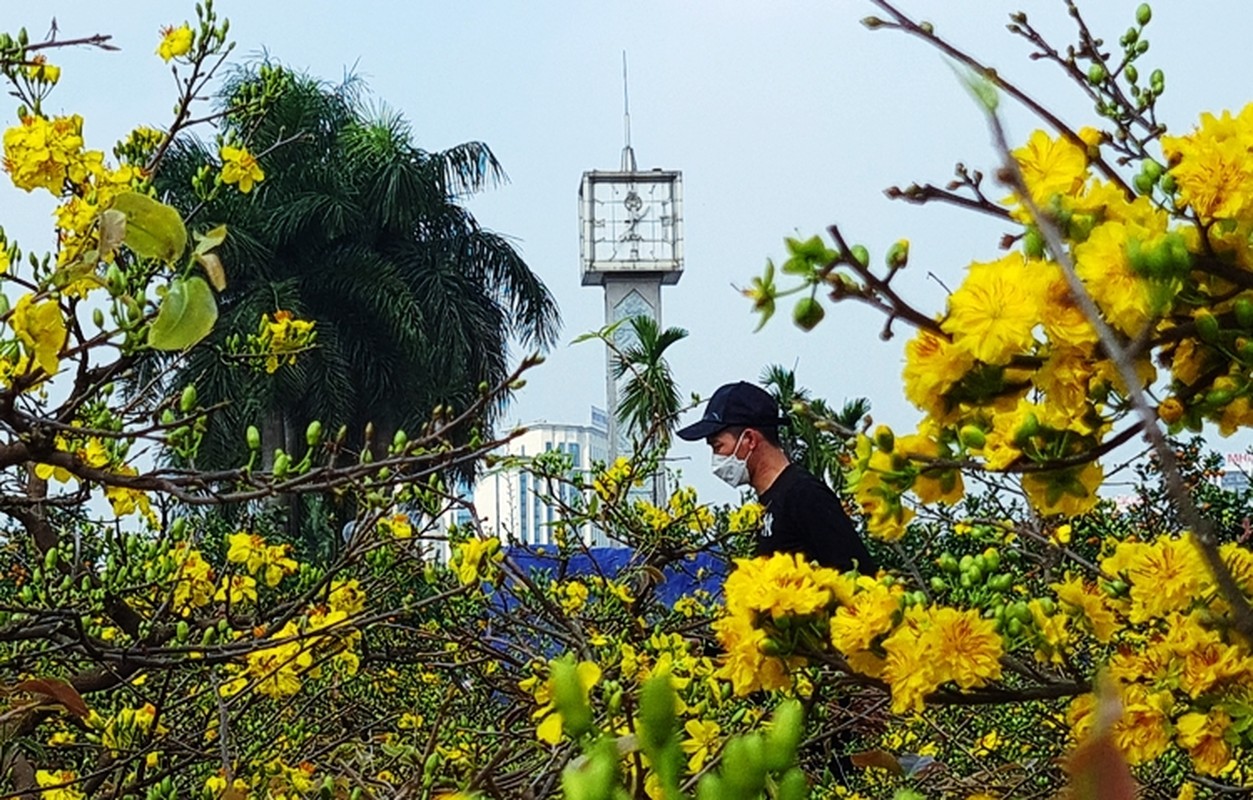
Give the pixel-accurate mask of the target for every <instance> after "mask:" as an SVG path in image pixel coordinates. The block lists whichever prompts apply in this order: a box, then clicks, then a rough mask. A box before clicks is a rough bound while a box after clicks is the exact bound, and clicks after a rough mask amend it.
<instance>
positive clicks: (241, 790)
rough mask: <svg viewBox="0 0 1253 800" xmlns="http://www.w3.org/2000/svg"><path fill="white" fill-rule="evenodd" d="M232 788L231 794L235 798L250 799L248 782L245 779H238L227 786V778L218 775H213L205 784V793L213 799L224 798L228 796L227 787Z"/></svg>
mask: <svg viewBox="0 0 1253 800" xmlns="http://www.w3.org/2000/svg"><path fill="white" fill-rule="evenodd" d="M228 785H229V787H230V789H231V794H232V796H234V797H249V796H250V795H249V792H248V782H247V781H246V780H244V779H243V778H236V779H235V780H233V781H231V782H230V784H227V781H226V776H224V775H221V774H218V775H212V776H210V777H209V778H208V780H206V781H205V782H204V788H205V791H207V792H209V793H210V794H211V795H212V796H213V797H222V796H224V795H225V794H226V790H227V787H228Z"/></svg>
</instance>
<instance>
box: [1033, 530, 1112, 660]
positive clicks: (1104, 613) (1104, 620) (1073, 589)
mask: <svg viewBox="0 0 1253 800" xmlns="http://www.w3.org/2000/svg"><path fill="white" fill-rule="evenodd" d="M1063 527H1067V528H1069V527H1070V526H1069V525H1066V526H1063ZM1059 530H1060V529H1059ZM1049 588H1050V589H1052V590H1053V591H1054V592H1056V593H1057V599H1058V600H1060V601H1062V602H1063V603H1065V604H1066V605H1068V606H1070V607H1072V608H1074V609H1075V610H1076V611H1077V612H1078V613H1079V614H1081V615H1082V616H1083V618H1084V619H1085V620H1086V621H1087V623H1088V626H1089V627H1090V628H1091V629H1092V634H1093V635H1094V636H1095V637H1096V638H1097V641H1099V642H1108V641H1109V640H1110V639H1112V638H1113V636H1114V633H1115V632H1117V630H1118V627H1119V626H1118V619H1117V618H1116V617H1115V616H1114V612H1113V611H1111V610H1110V609H1109V608H1108V607H1107V606H1106V604H1105V597H1104V593H1103V592H1101V590H1100V589H1099V588H1097V587H1096V586H1095V585H1093V584H1086V583H1084V582H1083V580H1082V579H1081V578H1072V579H1070V580H1068V581H1066V582H1065V583H1054V584H1051V585H1050V586H1049Z"/></svg>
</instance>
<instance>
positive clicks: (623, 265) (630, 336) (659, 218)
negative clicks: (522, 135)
mask: <svg viewBox="0 0 1253 800" xmlns="http://www.w3.org/2000/svg"><path fill="white" fill-rule="evenodd" d="M629 120H630V117H629V116H628V117H627V143H626V147H624V148H623V150H622V165H621V169H619V170H617V171H599V170H593V171H591V172H585V173H583V182H582V185H581V186H580V188H579V240H580V251H581V256H582V262H583V264H582V272H583V285H584V286H601V287H603V288H604V291H605V325H612V324H613V323H615V322H618V321H620V320H623V319H627V318H630V317H637V316H648V317H652V318H653V319H654V320H656V321H657V324H658V327H660V326H661V287H662V286H673V285H674V284H676V283H678V282H679V278H680V277H682V275H683V214H682V209H683V176H682V173H680V172H678V171H676V170H661V169H651V170H640V169H638V168H637V167H636V164H635V153H634V151H632V149H631V139H630V121H629ZM614 337H615V344H616V346H617V347H618V348H620V349H621V348H624V347H629V346H631V345H632V344H634V337H635V332H634V330H632V329H631V327H630V326H628V325H623V326H621V327H619V328H618V329H617V331H616V332H615V334H614ZM612 359H613V353H612V352H608V353H607V355H606V363H605V394H606V398H605V399H606V403H607V406H608V411H609V414H608V416H609V458H610V460H611V461H612V460H613V459H615V458H617V457H618V456H619V455H622V454H625V453H628V452H630V450H631V443H630V442H629V441H628V440H627V439H626V436H625V432H624V431H621V430H620V429H619V428H620V426H619V425H618V413H617V411H618V402H617V401H618V382H617V381H615V380H614V377H613V369H612V366H613V365H612Z"/></svg>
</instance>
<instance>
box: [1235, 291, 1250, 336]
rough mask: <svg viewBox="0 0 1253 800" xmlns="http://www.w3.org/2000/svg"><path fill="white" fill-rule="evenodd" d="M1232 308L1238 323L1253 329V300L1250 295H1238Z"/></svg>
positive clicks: (1242, 326)
mask: <svg viewBox="0 0 1253 800" xmlns="http://www.w3.org/2000/svg"><path fill="white" fill-rule="evenodd" d="M1231 310H1232V311H1234V312H1235V315H1236V323H1237V324H1239V325H1240V327H1241V328H1244V329H1245V330H1253V300H1250V299H1249V298H1248V297H1238V298H1236V302H1235V303H1234V304H1233V305H1232V307H1231Z"/></svg>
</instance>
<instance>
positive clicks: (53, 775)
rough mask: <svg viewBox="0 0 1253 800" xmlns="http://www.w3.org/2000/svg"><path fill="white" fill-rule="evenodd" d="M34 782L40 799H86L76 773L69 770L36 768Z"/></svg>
mask: <svg viewBox="0 0 1253 800" xmlns="http://www.w3.org/2000/svg"><path fill="white" fill-rule="evenodd" d="M35 783H36V784H37V785H38V786H39V797H40V798H42V800H86V798H87V795H86V794H85V793H84V792H83V791H82V790H81V789H79V788H78V787H79V786H81V785H82V783H81V781H80V780H79V777H78V775H77V774H76V773H74V772H72V771H70V770H45V769H41V770H36V772H35Z"/></svg>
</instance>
